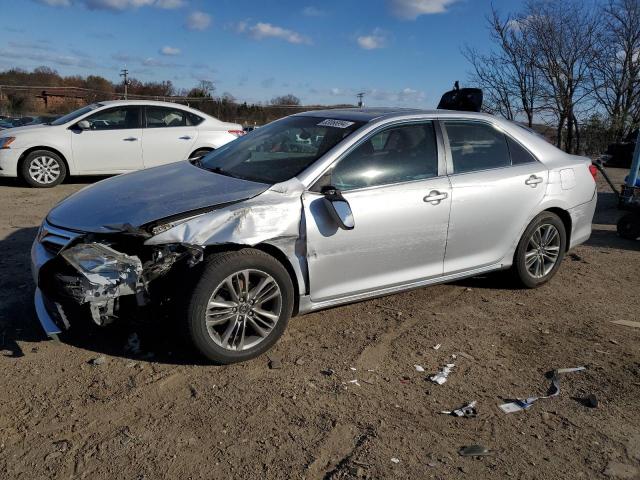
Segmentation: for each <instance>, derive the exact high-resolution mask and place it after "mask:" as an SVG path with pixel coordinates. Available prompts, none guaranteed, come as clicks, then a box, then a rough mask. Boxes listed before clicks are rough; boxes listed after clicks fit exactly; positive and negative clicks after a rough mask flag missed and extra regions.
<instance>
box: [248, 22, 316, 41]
mask: <svg viewBox="0 0 640 480" xmlns="http://www.w3.org/2000/svg"><path fill="white" fill-rule="evenodd" d="M236 30H237V31H238V32H240V33H242V32H245V31H246V32H248V33H249V35H250V36H251V37H252V38H254V39H256V40H263V39H265V38H277V39H280V40H284V41H285V42H289V43H293V44H311V39H310V38H309V37H306V36H304V35H302V34H300V33H298V32H294V31H293V30H287V29H286V28H282V27H278V26H276V25H272V24H270V23H263V22H258V23H256V24H255V25H253V26H248V25H247V24H246V22H240V23H239V24H237V26H236Z"/></svg>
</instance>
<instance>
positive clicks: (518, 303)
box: [516, 302, 525, 307]
mask: <svg viewBox="0 0 640 480" xmlns="http://www.w3.org/2000/svg"><path fill="white" fill-rule="evenodd" d="M516 305H518V306H520V307H524V306H525V304H524V303H522V302H516Z"/></svg>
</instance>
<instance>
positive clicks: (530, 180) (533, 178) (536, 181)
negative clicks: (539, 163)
mask: <svg viewBox="0 0 640 480" xmlns="http://www.w3.org/2000/svg"><path fill="white" fill-rule="evenodd" d="M542 181H543V180H542V177H536V176H535V175H531V176H530V177H529V178H527V179H526V180H525V181H524V184H525V185H529V186H530V187H531V188H536V186H537V185H538V184H539V183H542Z"/></svg>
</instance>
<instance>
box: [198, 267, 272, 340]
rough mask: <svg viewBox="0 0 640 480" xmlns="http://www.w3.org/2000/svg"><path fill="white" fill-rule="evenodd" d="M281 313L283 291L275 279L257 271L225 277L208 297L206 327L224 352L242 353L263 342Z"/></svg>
mask: <svg viewBox="0 0 640 480" xmlns="http://www.w3.org/2000/svg"><path fill="white" fill-rule="evenodd" d="M281 313H282V292H281V291H280V287H279V286H278V283H277V282H276V281H275V279H274V278H273V277H272V276H271V275H269V274H268V273H266V272H263V271H261V270H255V269H246V270H241V271H238V272H235V273H232V274H231V275H229V276H228V277H227V278H225V279H224V280H223V281H222V282H221V283H220V284H219V285H218V286H217V287H216V288H215V290H214V291H213V294H212V295H211V297H210V298H209V303H208V305H207V311H206V313H205V319H204V321H205V325H206V327H207V332H208V333H209V336H210V337H211V339H212V340H213V341H214V342H215V343H216V344H217V345H219V346H221V347H222V348H224V349H227V350H232V351H243V350H248V349H250V348H253V347H255V346H256V345H258V344H259V343H261V342H263V341H264V340H265V339H266V338H267V336H268V335H269V334H270V333H271V331H272V330H273V329H274V328H275V326H276V324H277V322H278V320H279V318H280V314H281Z"/></svg>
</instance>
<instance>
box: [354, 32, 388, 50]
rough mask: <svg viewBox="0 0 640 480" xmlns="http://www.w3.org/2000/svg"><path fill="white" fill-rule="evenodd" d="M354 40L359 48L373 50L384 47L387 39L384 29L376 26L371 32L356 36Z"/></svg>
mask: <svg viewBox="0 0 640 480" xmlns="http://www.w3.org/2000/svg"><path fill="white" fill-rule="evenodd" d="M356 42H358V45H359V46H360V48H363V49H365V50H375V49H377V48H384V47H386V46H387V42H388V39H387V34H386V33H385V32H384V31H382V30H380V29H379V28H376V29H375V30H374V31H373V32H371V34H369V35H361V36H359V37H358V38H356Z"/></svg>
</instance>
